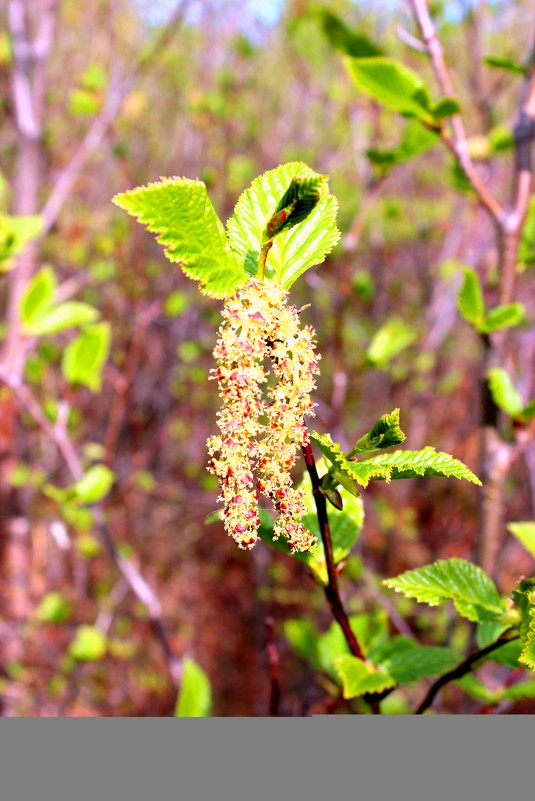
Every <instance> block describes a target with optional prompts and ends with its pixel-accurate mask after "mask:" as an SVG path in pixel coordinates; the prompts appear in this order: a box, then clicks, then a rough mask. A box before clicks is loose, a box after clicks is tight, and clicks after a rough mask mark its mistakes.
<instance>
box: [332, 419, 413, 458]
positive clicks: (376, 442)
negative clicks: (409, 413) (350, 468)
mask: <svg viewBox="0 0 535 801" xmlns="http://www.w3.org/2000/svg"><path fill="white" fill-rule="evenodd" d="M404 440H405V434H404V433H403V431H402V430H401V428H400V427H399V409H394V411H393V412H390V414H383V415H382V417H380V418H379V420H378V421H377V422H376V423H375V425H374V426H373V428H371V429H370V431H368V433H367V434H365V435H364V436H363V437H361V438H360V439H359V441H358V442H357V444H356V445H355V447H354V449H353V450H352V451H351V453H350V454H348V456H347V457H346V458H349V457H350V456H352V455H353V454H355V453H365V452H369V451H376V450H379V449H382V448H390V447H391V446H392V445H399V444H400V443H401V442H403V441H404Z"/></svg>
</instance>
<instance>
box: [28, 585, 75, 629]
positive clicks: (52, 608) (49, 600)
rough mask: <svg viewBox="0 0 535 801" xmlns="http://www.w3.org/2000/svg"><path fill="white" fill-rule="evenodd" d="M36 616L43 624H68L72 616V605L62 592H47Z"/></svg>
mask: <svg viewBox="0 0 535 801" xmlns="http://www.w3.org/2000/svg"><path fill="white" fill-rule="evenodd" d="M35 616H36V618H37V620H39V621H40V622H41V623H66V622H67V621H68V620H69V618H70V616H71V609H70V605H69V603H68V601H67V600H66V598H65V597H64V596H63V595H62V594H61V593H60V592H47V593H46V595H44V596H43V598H42V599H41V603H40V604H39V606H38V607H37V610H36V612H35Z"/></svg>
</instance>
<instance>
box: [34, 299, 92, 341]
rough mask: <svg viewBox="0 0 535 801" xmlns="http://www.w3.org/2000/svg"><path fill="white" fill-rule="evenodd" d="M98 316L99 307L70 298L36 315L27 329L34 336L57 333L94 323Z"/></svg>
mask: <svg viewBox="0 0 535 801" xmlns="http://www.w3.org/2000/svg"><path fill="white" fill-rule="evenodd" d="M98 317H99V312H98V311H97V309H95V308H94V307H93V306H90V305H89V304H88V303H79V302H77V301H74V300H69V301H66V302H65V303H62V304H61V305H60V306H55V307H54V308H51V309H49V310H48V311H44V312H42V313H41V314H39V315H37V317H34V320H33V321H31V322H29V323H28V324H27V325H26V331H28V333H30V334H33V335H34V336H41V335H43V334H57V333H59V332H60V331H65V330H66V329H67V328H74V327H77V326H81V325H87V324H88V323H94V322H95V320H97V319H98Z"/></svg>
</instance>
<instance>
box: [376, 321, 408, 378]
mask: <svg viewBox="0 0 535 801" xmlns="http://www.w3.org/2000/svg"><path fill="white" fill-rule="evenodd" d="M415 339H416V331H415V330H414V329H413V328H412V327H411V326H410V325H407V323H406V322H405V321H404V320H402V319H401V318H400V317H391V318H390V319H389V320H387V321H386V323H385V324H384V325H382V326H381V327H380V328H379V329H378V330H377V331H376V332H375V334H374V336H373V338H372V341H371V342H370V344H369V346H368V349H367V351H366V359H367V361H368V362H369V364H372V365H374V367H377V368H378V369H379V370H384V369H385V368H386V367H387V366H388V364H389V362H390V361H391V360H392V359H393V358H394V357H395V356H397V355H398V354H399V353H401V352H402V351H404V350H405V349H406V348H408V347H409V345H411V344H412V343H413V342H414V340H415Z"/></svg>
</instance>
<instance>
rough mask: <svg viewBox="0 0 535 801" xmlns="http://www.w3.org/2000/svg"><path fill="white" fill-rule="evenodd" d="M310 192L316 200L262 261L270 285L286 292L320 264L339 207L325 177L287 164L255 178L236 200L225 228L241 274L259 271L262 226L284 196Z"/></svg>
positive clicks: (334, 237) (333, 235)
mask: <svg viewBox="0 0 535 801" xmlns="http://www.w3.org/2000/svg"><path fill="white" fill-rule="evenodd" d="M296 178H298V179H300V180H299V183H297V184H296V185H295V184H294V186H299V185H300V183H301V181H304V186H312V187H313V192H316V191H317V192H319V194H320V199H319V201H318V202H317V203H316V204H315V206H314V207H313V208H312V209H311V210H310V211H309V213H308V215H307V216H306V218H305V219H304V220H303V221H302V222H301V224H300V225H295V226H293V227H290V228H282V229H281V233H280V234H279V235H278V236H277V237H275V239H274V240H273V244H272V247H271V249H270V250H269V255H268V257H267V262H266V268H265V276H266V278H268V279H274V280H276V281H277V283H279V284H281V286H283V287H284V288H285V289H289V288H290V287H291V285H292V284H293V283H294V281H295V280H296V279H297V278H298V277H299V276H300V275H302V274H303V273H304V272H305V271H306V270H308V269H310V268H311V267H314V265H316V264H320V263H321V262H322V261H323V260H324V259H325V257H326V256H327V255H328V254H329V253H330V251H331V250H332V248H333V247H334V245H335V244H336V242H337V241H338V239H339V236H340V232H339V231H338V229H337V227H336V213H337V210H338V204H337V201H336V198H334V197H333V196H332V195H331V194H329V190H328V186H327V181H326V178H325V177H324V176H318V175H317V174H316V173H314V172H313V171H312V170H311V169H310V168H309V167H307V165H306V164H303V163H302V162H291V163H289V164H283V165H281V166H280V167H277V168H276V169H275V170H270V171H269V172H266V173H264V174H263V175H261V176H259V177H258V178H255V180H254V181H253V183H252V184H251V186H250V187H249V188H248V189H246V190H245V192H243V194H242V195H241V196H240V198H239V200H238V202H237V204H236V207H235V209H234V213H233V215H232V217H231V218H230V219H229V221H228V223H227V231H228V238H229V243H230V247H231V248H232V251H233V253H234V254H235V257H236V258H237V259H238V260H239V262H240V264H242V265H243V269H244V270H245V271H246V272H247V273H248V274H249V275H252V276H255V275H256V274H257V271H258V262H259V258H260V252H261V250H262V245H263V243H264V242H265V234H266V226H267V224H268V223H269V221H270V220H271V219H272V218H273V215H274V214H276V212H277V210H278V209H279V205H280V203H281V200H282V201H283V202H285V201H284V198H285V196H288V193H290V195H289V196H292V195H293V193H294V192H295V189H292V183H293V182H294V180H295V179H296Z"/></svg>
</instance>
